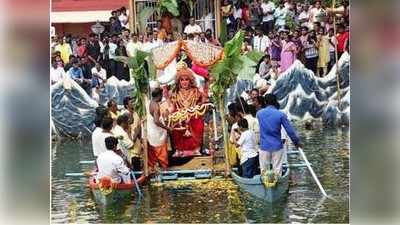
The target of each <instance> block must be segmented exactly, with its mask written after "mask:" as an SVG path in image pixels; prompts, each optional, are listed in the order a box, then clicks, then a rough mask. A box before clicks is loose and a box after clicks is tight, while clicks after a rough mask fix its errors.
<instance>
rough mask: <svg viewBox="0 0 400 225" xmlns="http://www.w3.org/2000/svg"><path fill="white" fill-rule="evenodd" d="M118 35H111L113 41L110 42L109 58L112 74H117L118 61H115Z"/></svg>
mask: <svg viewBox="0 0 400 225" xmlns="http://www.w3.org/2000/svg"><path fill="white" fill-rule="evenodd" d="M117 47H118V46H117V35H116V34H113V35H111V41H110V42H109V43H108V59H109V66H110V72H111V74H110V76H116V75H117V64H116V63H117V62H116V61H115V56H116V49H117Z"/></svg>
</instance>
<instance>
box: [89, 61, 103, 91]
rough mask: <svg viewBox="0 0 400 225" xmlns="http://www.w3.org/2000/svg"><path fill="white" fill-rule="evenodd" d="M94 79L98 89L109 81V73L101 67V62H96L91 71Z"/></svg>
mask: <svg viewBox="0 0 400 225" xmlns="http://www.w3.org/2000/svg"><path fill="white" fill-rule="evenodd" d="M91 72H92V76H93V79H95V83H96V87H97V86H99V85H100V86H101V85H102V84H103V83H105V82H106V81H107V72H106V70H105V69H104V68H102V67H101V65H100V63H99V62H96V64H95V66H94V67H93V68H92V69H91Z"/></svg>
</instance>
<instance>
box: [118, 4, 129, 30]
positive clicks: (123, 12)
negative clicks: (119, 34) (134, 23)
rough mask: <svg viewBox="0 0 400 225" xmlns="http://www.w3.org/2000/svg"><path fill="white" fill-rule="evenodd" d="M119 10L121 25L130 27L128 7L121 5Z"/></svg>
mask: <svg viewBox="0 0 400 225" xmlns="http://www.w3.org/2000/svg"><path fill="white" fill-rule="evenodd" d="M119 12H120V15H119V16H118V20H119V22H120V23H121V26H122V27H125V28H127V29H128V28H129V17H128V15H127V13H126V8H125V7H121V8H120V9H119Z"/></svg>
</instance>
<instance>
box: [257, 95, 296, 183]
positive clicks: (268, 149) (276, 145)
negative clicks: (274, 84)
mask: <svg viewBox="0 0 400 225" xmlns="http://www.w3.org/2000/svg"><path fill="white" fill-rule="evenodd" d="M265 104H266V107H265V108H264V109H262V110H260V111H258V112H257V120H258V123H259V126H260V150H259V160H260V169H261V174H262V173H263V172H265V171H267V170H269V168H270V164H272V170H273V172H274V173H275V174H276V175H278V176H281V175H282V164H283V162H284V160H285V157H284V151H283V143H282V138H281V127H282V126H283V128H285V130H286V133H287V134H288V136H289V137H290V139H291V140H292V142H293V143H294V145H295V146H296V147H297V148H299V147H302V144H301V143H300V139H299V137H298V135H297V134H296V131H295V130H294V128H293V126H292V125H291V123H290V122H289V120H288V118H287V116H286V114H285V113H283V112H282V111H280V110H279V107H280V106H279V103H278V100H277V98H276V96H275V95H273V94H267V95H266V96H265Z"/></svg>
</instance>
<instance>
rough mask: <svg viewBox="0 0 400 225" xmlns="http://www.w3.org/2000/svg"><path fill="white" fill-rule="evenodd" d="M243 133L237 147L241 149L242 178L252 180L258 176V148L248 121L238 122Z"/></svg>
mask: <svg viewBox="0 0 400 225" xmlns="http://www.w3.org/2000/svg"><path fill="white" fill-rule="evenodd" d="M238 125H239V129H240V131H241V134H240V138H239V140H238V141H237V142H236V146H238V147H239V149H240V166H241V167H242V177H245V178H252V177H253V176H254V175H256V170H257V161H258V159H257V156H258V146H257V141H256V135H255V133H254V132H253V131H252V130H249V124H248V122H247V120H246V119H244V118H243V119H241V120H239V122H238Z"/></svg>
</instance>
